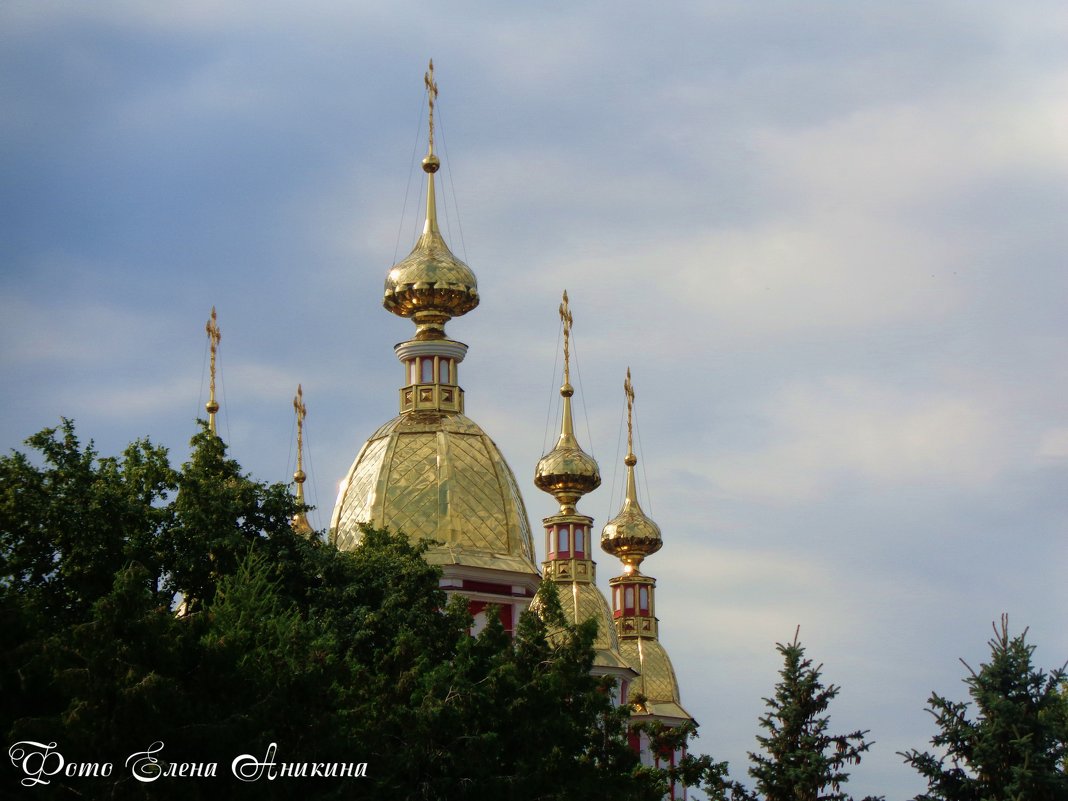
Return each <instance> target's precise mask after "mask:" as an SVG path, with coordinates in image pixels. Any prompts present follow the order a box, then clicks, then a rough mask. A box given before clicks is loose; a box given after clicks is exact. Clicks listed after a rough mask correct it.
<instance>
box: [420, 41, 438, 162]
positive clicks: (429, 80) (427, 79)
mask: <svg viewBox="0 0 1068 801" xmlns="http://www.w3.org/2000/svg"><path fill="white" fill-rule="evenodd" d="M423 83H424V84H426V96H427V102H428V103H429V104H430V114H429V115H428V116H429V120H430V139H429V143H428V145H427V150H426V158H425V159H423V170H424V171H425V172H437V171H438V167H440V166H441V162H440V161H438V157H437V156H435V155H434V101H435V100H437V99H438V84H437V81H435V80H434V59H430V66H429V68H428V69H427V71H426V72H425V73H423Z"/></svg>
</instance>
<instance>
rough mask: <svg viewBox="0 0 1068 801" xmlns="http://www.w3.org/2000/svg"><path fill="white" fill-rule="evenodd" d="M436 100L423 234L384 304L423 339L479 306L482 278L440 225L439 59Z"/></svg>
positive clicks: (389, 280) (431, 93)
mask: <svg viewBox="0 0 1068 801" xmlns="http://www.w3.org/2000/svg"><path fill="white" fill-rule="evenodd" d="M423 83H424V84H425V85H426V92H427V101H428V103H429V105H430V114H429V136H428V138H427V153H426V157H425V158H424V159H423V172H425V173H426V174H427V182H426V218H425V220H424V222H423V233H422V235H420V237H419V239H418V240H417V241H416V243H415V247H414V248H412V252H411V253H409V254H408V256H407V257H406V258H405V259H403V260H402V261H400V262H398V263H397V264H395V265H393V267H392V268H391V269H390V271H389V274H388V275H387V276H386V285H385V290H384V293H383V297H382V305H383V306H385V307H386V309H387V310H389V311H391V312H393V313H394V314H396V315H398V316H400V317H410V318H412V320H413V321H414V322H415V325H416V334H415V338H416V339H418V340H426V339H445V323H447V322H448V321H449V320H451V319H452V318H453V317H459V316H460V315H463V314H467V312H469V311H471V310H472V309H473V308H475V307H476V306H477V305H478V282H477V281H476V280H475V274H474V273H473V272H472V271H471V268H470V267H468V266H467V265H466V264H464V263H463V262H462V261H460V260H459V259H458V258H456V257H455V256H454V255H453V254H452V251H450V250H449V246H448V245H446V244H445V239H444V238H443V237H442V235H441V231H440V229H439V228H438V210H437V199H436V197H435V194H434V174H435V173H436V172H437V171H438V169H439V168H440V167H441V160H440V159H439V158H438V157H437V155H436V154H435V153H434V107H435V102H436V101H437V97H438V84H437V81H435V80H434V62H433V60H431V62H430V65H429V69H428V70H427V72H426V73H425V74H424V75H423Z"/></svg>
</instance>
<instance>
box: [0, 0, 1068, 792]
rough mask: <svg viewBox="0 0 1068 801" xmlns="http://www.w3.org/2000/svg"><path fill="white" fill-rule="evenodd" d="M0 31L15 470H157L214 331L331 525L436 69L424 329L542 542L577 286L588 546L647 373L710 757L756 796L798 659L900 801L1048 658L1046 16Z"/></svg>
mask: <svg viewBox="0 0 1068 801" xmlns="http://www.w3.org/2000/svg"><path fill="white" fill-rule="evenodd" d="M0 31H2V32H3V33H2V34H0V107H2V108H3V109H4V111H3V114H0V343H2V345H0V369H2V371H3V375H4V380H3V382H2V385H0V404H2V408H3V413H2V415H0V449H2V450H3V451H4V452H8V451H9V450H10V449H14V448H20V447H21V443H22V441H23V440H24V439H25V438H26V437H27V436H29V435H30V434H32V433H34V432H36V431H38V430H40V429H42V428H44V427H46V426H54V425H56V424H57V423H58V421H59V419H60V417H62V416H66V417H70V418H73V419H74V420H75V422H76V424H77V428H78V431H79V433H80V435H81V437H82V438H83V439H84V440H86V441H87V440H89V439H93V440H94V441H95V444H96V447H97V449H98V450H99V451H100V452H101V453H103V454H117V453H119V452H120V451H121V449H122V448H123V447H124V446H125V445H126V444H127V443H128V442H130V441H131V440H133V439H136V438H138V437H142V436H146V435H147V436H150V437H151V438H152V440H153V441H155V442H158V443H161V444H164V445H166V446H168V447H169V448H170V449H171V452H172V456H173V459H174V461H175V462H179V463H180V462H181V461H183V460H184V459H185V458H186V456H187V454H188V440H189V438H190V436H192V434H193V433H194V432H195V430H196V427H195V422H194V421H195V418H196V417H197V416H203V411H202V410H203V405H204V403H205V401H206V400H207V378H206V361H207V360H206V354H207V350H206V337H205V335H204V323H205V321H206V320H207V318H208V315H209V313H210V310H211V308H212V306H213V305H214V306H215V307H217V309H218V314H219V325H220V327H221V329H222V342H221V346H220V351H219V366H220V388H221V397H220V400H221V402H222V406H223V408H222V412H221V414H220V419H219V430H220V433H221V434H222V436H223V437H224V439H225V440H226V441H227V443H228V444H229V447H230V449H231V454H232V455H233V456H234V457H235V458H237V459H238V460H239V461H240V462H241V463H242V465H243V466H244V467H245V468H246V469H247V470H248V471H249V472H250V473H252V474H253V475H254V476H255V477H256V478H259V479H262V480H269V481H285V480H287V477H288V476H290V475H291V474H292V472H293V470H294V467H295V461H294V447H295V446H294V440H295V435H294V428H295V427H294V422H293V410H292V405H291V399H292V397H293V394H294V392H295V389H296V385H297V383H298V382H300V383H301V384H302V385H303V388H304V397H305V401H306V403H307V407H308V418H307V428H306V448H307V461H308V464H307V465H306V469H307V470H308V472H309V474H310V479H309V482H308V485H307V491H308V494H309V496H310V500H311V502H313V503H315V504H316V505H317V506H318V509H317V510H316V512H314V513H313V514H312V515H311V519H312V522H313V523H314V524H315V525H317V526H319V527H325V526H326V525H327V524H328V522H329V513H330V509H331V508H332V505H333V500H334V494H335V493H336V488H337V482H338V481H339V480H340V479H341V478H342V477H343V476H344V474H345V472H346V470H347V468H348V466H349V464H350V463H351V461H352V459H353V458H354V457H355V455H356V453H357V452H358V450H359V448H360V446H361V445H362V443H363V441H364V440H365V439H366V438H367V437H368V436H370V434H371V433H373V432H374V430H375V429H376V428H377V427H378V426H379V425H380V424H381V423H383V422H385V421H386V420H388V419H389V418H391V417H392V416H394V415H395V414H396V413H397V400H398V399H397V388H398V387H399V386H400V385H401V383H402V378H403V376H402V372H401V368H400V366H399V365H398V364H397V363H396V361H395V359H394V356H393V353H392V346H393V345H394V344H395V343H397V342H399V341H402V340H404V339H407V338H408V337H409V336H410V335H411V331H412V330H413V329H412V326H411V323H410V322H408V321H405V320H402V319H399V318H397V317H394V316H393V315H391V314H389V313H387V312H386V311H384V310H383V309H382V307H381V292H382V281H383V279H384V277H385V274H386V272H387V271H388V269H389V267H390V265H391V264H393V263H394V262H395V261H397V260H399V259H400V258H403V256H404V255H406V254H407V252H408V250H409V249H410V247H411V245H412V243H413V242H414V240H415V232H416V226H417V225H418V223H419V220H418V208H417V207H418V205H419V196H420V193H421V191H422V190H421V189H420V185H419V181H420V178H421V177H422V176H421V174H420V172H419V170H418V160H419V158H421V156H422V153H423V151H424V149H425V134H424V133H423V128H424V126H425V94H424V88H423V72H424V70H425V68H426V62H427V59H428V58H430V57H433V59H434V61H435V67H436V77H437V81H438V85H439V88H440V96H439V99H438V114H437V123H438V130H439V147H438V151H439V153H440V154H441V156H442V158H443V162H444V164H443V167H442V171H441V173H439V176H441V178H442V187H441V188H439V191H438V194H439V198H440V199H442V202H443V209H442V217H443V221H442V224H443V230H444V232H445V237H446V239H447V240H448V242H449V243H450V245H451V246H452V248H453V250H454V252H456V253H457V255H458V256H460V258H463V259H464V260H465V261H466V262H467V263H468V264H469V265H470V266H471V267H472V269H473V270H474V272H475V274H476V275H477V277H478V281H479V291H480V294H481V305H480V306H479V307H478V308H477V309H476V310H475V311H473V312H471V313H470V314H468V315H467V316H466V317H464V318H462V319H458V320H454V321H453V322H451V323H450V325H449V332H450V334H451V335H452V336H453V337H454V338H455V339H459V340H461V341H463V342H465V343H467V344H468V345H469V346H470V351H469V353H468V356H467V359H466V360H465V362H464V364H463V365H462V367H461V373H460V377H461V384H462V386H463V387H464V389H465V392H466V400H467V413H468V415H469V416H470V417H471V418H472V419H474V420H475V421H476V422H478V423H479V424H480V425H481V426H482V427H483V428H484V429H485V430H486V431H487V432H488V433H489V434H490V436H492V437H493V438H494V440H495V441H496V442H497V443H498V445H499V446H500V448H501V450H502V452H503V453H504V455H505V457H506V458H507V459H508V461H509V463H510V464H511V466H512V468H513V470H514V471H515V473H516V475H517V476H518V478H519V482H520V485H521V487H522V488H523V490H524V493H525V496H524V497H525V501H526V505H527V508H528V511H529V513H530V517H531V520H532V522H533V524H534V525H535V527H536V528H535V530H538V528H537V527H538V526H539V520H540V518H541V517H543V516H546V515H549V514H551V513H552V512H553V511H554V508H555V506H554V503H553V501H552V499H551V498H549V497H548V496H546V495H543V494H542V493H540V492H538V491H537V490H536V489H535V488H534V487H533V483H532V480H531V479H532V475H533V469H534V465H535V464H536V462H537V460H538V458H539V457H540V456H541V454H542V453H543V452H544V450H545V448H546V447H547V446H551V442H547V439H546V420H547V418H551V417H552V416H553V415H555V413H556V411H555V410H556V407H555V392H556V387H557V386H558V383H559V376H558V370H559V363H558V360H559V355H558V347H559V319H558V316H557V306H558V303H559V298H560V293H561V291H562V290H563V289H564V288H566V289H567V290H568V294H569V296H570V298H571V306H572V311H573V313H574V320H575V323H574V336H575V349H576V353H577V358H578V363H577V368H578V375H579V379H580V380H579V381H577V382H576V384H577V386H578V393H579V394H578V396H577V398H576V401H577V404H578V405H577V406H576V409H577V414H578V420H579V431H580V439H581V441H582V442H583V444H584V446H585V447H586V449H587V450H588V451H591V452H592V453H593V454H594V455H595V456H596V457H597V459H598V460H599V462H600V465H601V470H602V474H603V476H604V484H603V486H602V488H601V489H599V490H598V491H597V492H595V493H593V494H591V495H589V496H587V498H585V499H584V500H583V502H582V503H581V504H580V508H581V509H582V510H583V511H585V512H586V513H587V514H590V515H593V516H594V517H595V519H596V524H603V523H604V522H605V521H606V520H607V519H608V518H609V517H611V516H612V515H613V514H614V512H615V511H616V509H617V508H618V504H619V491H620V483H621V480H622V465H621V459H622V453H621V452H620V450H619V437H620V431H621V420H622V415H623V409H624V396H623V390H622V382H623V378H624V374H625V370H626V368H627V367H628V366H629V367H630V368H631V369H632V372H633V380H634V386H635V390H636V395H637V400H636V413H637V421H638V433H639V437H640V449H639V458H640V459H641V462H640V464H639V473H640V475H641V477H642V485H641V489H640V492H641V497H642V500H643V505H644V506H645V510H646V512H647V513H649V514H650V516H652V517H653V518H654V519H655V520H656V521H657V522H658V523H659V525H660V527H661V529H662V531H663V536H664V547H663V550H662V551H661V552H660V553H658V554H656V555H655V556H653V557H650V558H649V559H648V560H647V561H646V563H645V564H644V565H643V569H644V570H645V572H647V573H648V574H650V575H653V576H655V577H656V578H657V579H658V594H657V602H658V614H659V617H660V621H661V639H662V640H663V642H664V643H665V645H666V647H667V649H668V652H669V653H670V654H671V656H672V658H673V660H674V663H675V667H676V670H677V673H678V678H679V683H680V685H681V690H682V700H683V704H684V706H686V708H687V709H688V710H689V711H690V712H691V713H692V714H693V716H694V717H695V718H696V719H697V720H698V722H699V723H700V724H701V729H700V734H701V736H700V739H699V740H698V741H697V743H696V749H697V750H698V751H703V752H706V753H710V754H712V755H713V756H715V757H716V759H727V760H729V761H730V762H731V765H732V769H733V772H734V774H735V775H736V777H737V778H742V779H745V778H746V777H745V768H746V752H747V751H748V750H752V749H753V748H754V747H755V740H754V736H755V735H756V733H757V731H758V727H757V718H758V716H759V715H760V714H761V713H762V711H763V708H764V705H763V701H762V697H763V696H767V695H770V694H771V693H772V689H773V685H774V683H775V681H776V679H777V671H778V669H779V667H780V666H781V659H780V657H779V655H778V654H777V653H776V651H775V643H776V642H784V641H788V640H790V639H791V638H792V637H793V636H794V632H795V629H796V628H797V627H798V626H800V637H801V640H802V642H803V643H804V644H805V645H806V647H807V649H808V654H809V655H810V656H811V657H812V658H813V660H814V661H815V662H816V663H822V665H823V675H824V679H825V680H826V681H828V682H833V683H834V684H837V685H840V686H841V692H840V695H839V697H838V698H837V699H836V700H835V702H834V703H833V704H832V706H831V710H830V712H831V717H832V727H833V729H834V730H836V731H852V730H854V729H858V728H859V729H869V730H870V735H869V737H870V739H872V740H874V741H875V743H876V744H875V746H874V747H873V749H872V751H871V753H870V754H869V755H867V756H865V758H864V761H863V763H862V764H861V765H859V766H856V767H855V768H854V769H853V771H852V774H853V777H852V780H851V781H850V784H849V788H850V791H851V792H852V793H854V794H855V795H856V796H858V797H860V796H862V795H865V794H867V793H879V794H885V795H886V796H887V797H888V798H889V799H904V798H908V797H911V796H912V795H915V794H916V793H918V792H920V791H922V790H923V789H925V788H924V786H923V784H922V782H921V781H920V779H919V778H918V777H917V775H916V774H914V773H913V772H912V771H911V770H910V769H909V768H908V767H907V766H905V765H903V764H902V761H901V758H900V756H898V755H897V752H899V751H903V750H907V749H911V748H920V749H922V748H924V747H925V746H926V745H927V743H928V741H929V739H930V737H931V736H932V735H933V734H934V733H935V730H934V723H933V720H932V719H931V717H930V716H929V715H928V714H927V713H926V712H925V711H924V706H925V703H926V699H927V698H928V696H929V695H930V693H931V692H932V691H937V692H940V693H942V694H944V695H947V696H949V697H951V698H955V699H958V700H963V699H964V697H965V694H966V688H965V686H964V684H963V683H962V681H961V680H962V678H963V676H964V675H965V673H966V670H965V668H964V666H962V665H961V664H960V662H959V661H958V660H959V659H964V660H965V661H967V662H968V663H969V664H970V665H972V666H973V667H977V666H978V664H979V663H980V662H982V661H983V660H984V659H985V658H986V656H987V655H988V654H989V650H988V647H987V645H986V643H987V640H988V639H989V637H990V636H991V635H992V633H993V632H992V629H991V622H992V621H994V620H997V619H999V618H1000V616H1001V614H1002V613H1007V614H1008V615H1009V620H1010V626H1011V628H1012V630H1013V631H1016V632H1018V631H1022V630H1023V629H1024V627H1028V626H1029V627H1030V632H1029V640H1030V641H1031V642H1032V643H1033V644H1035V645H1036V646H1037V649H1036V651H1035V661H1036V664H1037V665H1038V666H1040V667H1042V668H1045V669H1049V668H1052V667H1059V666H1060V665H1061V664H1063V663H1064V661H1065V660H1066V659H1068V626H1066V625H1065V611H1066V610H1068V582H1066V581H1065V580H1064V576H1065V575H1068V492H1066V485H1068V359H1066V358H1065V356H1066V354H1068V315H1066V314H1065V307H1066V300H1068V270H1066V269H1065V266H1066V265H1065V253H1066V252H1068V225H1066V223H1068V102H1066V98H1068V47H1066V45H1065V42H1066V41H1068V7H1066V6H1065V5H1064V4H1063V3H1061V2H1059V1H1058V0H1051V2H1041V1H1040V0H1022V1H1021V2H1014V3H1011V4H1010V3H993V2H980V3H974V2H934V3H930V2H922V3H921V2H900V3H898V2H895V3H889V2H886V3H878V2H853V3H831V2H815V1H812V2H806V3H799V2H788V1H786V2H778V3H751V2H715V1H711V0H709V1H706V2H691V3H687V2H665V3H659V4H650V3H643V4H637V3H628V2H622V3H621V2H618V0H617V1H616V2H611V3H610V2H586V3H562V2H552V0H549V1H548V2H544V3H531V4H522V5H520V4H502V3H496V2H478V0H471V1H470V2H457V3H450V4H444V3H433V4H431V3H426V4H420V3H417V2H407V1H405V0H400V1H399V2H391V3H382V2H375V3H370V2H353V1H352V0H347V1H346V2H327V1H326V0H311V1H310V2H306V3H301V4H299V5H298V4H288V3H274V2H263V0H256V2H222V3H219V2H204V1H202V0H190V1H189V2H184V3H181V4H172V3H168V4H159V3H142V2H132V1H131V2H120V1H119V0H101V2H96V3H91V4H90V3H82V2H58V1H57V2H49V3H37V2H28V1H25V0H9V2H5V3H3V4H0ZM550 425H551V424H550ZM613 485H614V490H613ZM613 493H614V495H613ZM536 539H538V540H539V546H538V547H539V553H540V549H541V544H540V538H536ZM598 561H599V564H600V565H601V568H600V579H601V581H602V583H603V584H604V585H605V586H607V578H608V577H609V576H611V575H614V574H615V563H614V560H612V559H611V558H610V557H609V556H608V555H607V554H605V555H603V556H602V558H601V559H599V560H598ZM372 769H373V766H372Z"/></svg>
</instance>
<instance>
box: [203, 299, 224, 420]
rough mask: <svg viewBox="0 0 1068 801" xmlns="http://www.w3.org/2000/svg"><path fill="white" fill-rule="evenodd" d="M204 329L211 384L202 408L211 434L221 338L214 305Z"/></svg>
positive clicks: (217, 409)
mask: <svg viewBox="0 0 1068 801" xmlns="http://www.w3.org/2000/svg"><path fill="white" fill-rule="evenodd" d="M204 330H205V331H206V332H207V334H208V343H209V346H210V347H211V367H210V376H211V384H210V389H209V395H208V402H207V403H205V404H204V408H205V409H206V410H207V412H208V430H209V431H211V433H212V434H216V435H217V432H216V431H215V413H216V412H218V411H219V404H218V402H217V401H216V400H215V354H216V352H217V351H218V350H219V341H220V340H221V339H222V331H220V330H219V322H218V317H217V316H216V314H215V307H214V306H212V307H211V317H210V318H209V319H208V322H207V323H205V325H204Z"/></svg>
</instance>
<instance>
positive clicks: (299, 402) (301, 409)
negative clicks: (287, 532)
mask: <svg viewBox="0 0 1068 801" xmlns="http://www.w3.org/2000/svg"><path fill="white" fill-rule="evenodd" d="M293 411H294V412H296V414H297V472H295V473H294V474H293V481H295V482H296V484H297V503H299V504H301V505H303V504H304V481H305V479H307V475H306V474H305V473H304V418H305V417H307V416H308V407H307V406H305V405H304V390H303V388H302V387H301V385H300V384H297V394H296V395H295V396H294V397H293ZM293 530H294V531H296V532H297V533H298V534H301V535H304V536H308V535H310V534H311V533H312V527H311V524H310V523H308V518H307V516H306V515H305V514H304V511H303V510H301V511H299V512H297V514H296V515H294V517H293Z"/></svg>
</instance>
